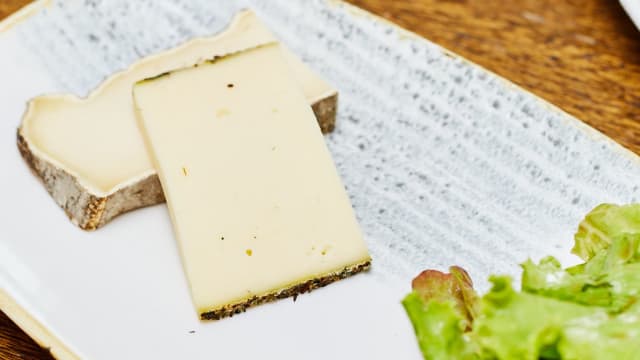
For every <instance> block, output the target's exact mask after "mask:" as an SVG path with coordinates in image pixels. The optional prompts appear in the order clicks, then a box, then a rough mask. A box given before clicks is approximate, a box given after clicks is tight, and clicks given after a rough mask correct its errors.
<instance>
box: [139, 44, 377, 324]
mask: <svg viewBox="0 0 640 360" xmlns="http://www.w3.org/2000/svg"><path fill="white" fill-rule="evenodd" d="M134 99H135V100H134V102H135V104H136V105H135V106H136V111H137V113H138V121H139V122H140V126H141V129H143V130H142V132H143V133H144V136H145V139H146V140H147V146H148V149H149V153H150V154H151V156H152V157H153V160H154V163H155V166H156V169H157V171H158V173H159V177H160V181H161V183H162V187H163V189H164V193H165V195H166V197H167V205H168V206H169V212H170V215H171V218H172V222H173V228H174V232H175V234H176V237H177V239H178V244H179V248H180V252H181V255H182V260H183V261H182V262H183V266H184V269H185V273H186V275H187V279H188V281H189V284H190V288H191V294H192V298H193V302H194V304H195V307H196V309H197V311H198V313H199V314H200V316H201V317H202V318H203V319H219V318H221V317H224V316H229V315H233V314H234V313H237V312H240V311H243V310H244V309H246V308H247V307H249V306H253V305H256V304H258V303H261V302H265V301H270V300H273V299H277V298H282V297H285V296H291V295H297V294H298V293H301V292H306V291H309V290H311V289H313V288H315V287H319V286H323V285H326V284H328V283H330V282H332V281H335V280H338V279H340V278H343V277H346V276H348V275H351V274H353V273H356V272H359V271H362V270H365V269H367V268H368V267H369V264H370V260H371V259H370V256H369V253H368V251H367V248H366V245H365V243H364V240H363V238H362V234H361V231H360V229H359V225H358V223H357V220H356V218H355V215H354V212H353V209H352V207H351V204H350V201H349V198H348V196H347V193H346V191H345V189H344V187H343V185H342V183H341V180H340V178H339V176H338V173H337V171H336V168H335V166H334V164H333V161H332V159H331V155H330V153H329V151H328V149H327V147H326V145H325V143H324V139H323V138H322V134H321V132H320V130H319V129H318V126H317V124H316V121H315V118H314V115H313V112H312V111H311V109H310V108H309V106H308V105H307V104H306V102H305V98H304V96H303V93H302V92H301V91H300V89H299V87H298V85H297V84H296V82H295V80H294V78H293V77H292V76H291V75H290V71H289V69H288V67H287V66H286V63H285V60H284V57H283V56H282V53H281V51H280V48H279V47H278V46H277V45H275V44H273V45H264V46H261V47H258V48H254V49H251V50H246V51H243V52H241V53H236V54H233V55H230V56H227V57H224V58H222V59H218V60H215V61H213V62H211V63H206V64H202V65H200V66H197V67H193V68H189V69H183V70H179V71H174V72H170V73H169V74H167V75H166V76H162V77H158V78H155V79H151V80H148V81H143V82H140V83H138V84H137V85H136V86H135V87H134Z"/></svg>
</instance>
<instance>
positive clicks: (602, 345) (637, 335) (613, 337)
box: [557, 303, 640, 360]
mask: <svg viewBox="0 0 640 360" xmlns="http://www.w3.org/2000/svg"><path fill="white" fill-rule="evenodd" d="M557 349H558V353H559V354H560V355H561V356H562V359H597V360H607V359H612V360H634V359H638V358H640V304H638V303H636V304H634V305H633V306H631V307H630V308H629V309H628V310H627V311H625V312H624V313H621V314H618V315H615V316H612V317H607V316H606V315H604V314H602V313H601V312H594V313H593V314H591V315H589V316H585V317H578V318H575V319H573V320H571V321H569V322H568V323H567V324H566V325H565V329H564V331H563V335H562V338H561V339H560V341H559V342H558V345H557Z"/></svg>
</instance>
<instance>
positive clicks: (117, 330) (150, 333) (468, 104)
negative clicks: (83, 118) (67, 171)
mask: <svg viewBox="0 0 640 360" xmlns="http://www.w3.org/2000/svg"><path fill="white" fill-rule="evenodd" d="M245 7H250V8H252V9H254V10H255V11H256V12H257V13H258V14H259V16H260V17H261V18H262V19H263V20H264V21H265V22H266V23H267V24H268V25H269V26H270V27H271V28H272V29H273V31H274V32H275V33H276V34H277V35H278V36H279V37H280V38H281V40H282V41H283V42H284V43H286V44H287V45H288V46H289V47H290V48H291V49H292V50H294V51H295V52H296V53H297V54H299V55H300V56H301V57H302V58H303V59H304V60H305V61H306V62H307V63H308V64H309V65H310V66H311V67H312V68H314V69H315V70H317V71H318V72H319V73H321V74H322V75H323V76H324V77H325V78H326V79H327V80H329V81H330V82H331V83H332V84H334V85H335V86H336V87H337V88H338V89H339V91H340V109H339V119H338V127H337V129H336V132H335V133H334V134H332V135H330V136H329V137H327V142H328V146H329V148H330V150H331V152H332V154H333V156H334V159H335V162H336V163H337V166H338V168H339V172H340V174H341V175H342V177H343V180H344V183H345V185H346V186H347V188H348V191H349V193H350V196H351V198H352V201H353V205H354V207H355V210H356V213H357V216H358V218H359V220H360V222H361V225H362V227H363V230H364V232H365V235H366V239H367V242H368V244H369V247H370V250H371V252H372V256H373V259H374V263H373V269H372V272H371V273H370V274H367V275H361V276H356V277H354V278H352V279H348V280H345V281H341V282H339V283H336V284H334V285H331V286H329V287H326V288H324V289H321V290H318V291H316V292H314V293H312V294H311V295H305V296H301V297H299V298H298V300H297V301H296V302H295V303H293V302H292V300H291V299H288V300H284V301H279V302H277V303H274V304H269V305H266V306H261V307H259V308H256V309H253V310H250V311H249V312H247V313H246V314H243V315H241V316H238V317H234V318H233V319H227V320H223V321H219V322H209V323H200V322H199V321H198V320H197V316H196V314H195V313H194V311H193V308H192V305H191V302H190V299H189V295H188V289H187V285H186V282H185V279H184V275H183V273H182V269H181V265H180V259H179V257H178V253H177V251H176V246H175V243H174V238H173V235H172V232H171V225H170V222H169V218H168V215H167V212H166V210H165V207H164V206H156V207H153V208H148V209H144V210H140V211H136V212H133V213H130V214H127V215H125V216H122V217H120V218H118V219H116V220H115V221H113V222H112V223H110V224H109V225H107V226H106V227H104V228H103V229H100V230H99V231H96V232H92V233H87V232H83V231H81V230H79V229H78V228H76V227H75V226H73V225H72V224H71V223H70V222H69V221H68V220H67V219H66V218H65V215H64V213H63V212H62V211H61V210H60V209H59V208H58V207H57V205H55V204H54V202H53V201H52V200H51V199H50V198H49V196H48V194H47V193H46V192H45V190H44V188H43V187H42V186H41V185H40V184H39V183H38V181H37V180H36V179H35V177H34V176H33V175H32V174H30V173H29V170H28V168H27V166H26V165H25V164H24V162H23V161H22V159H21V158H20V156H19V154H18V151H17V149H16V146H15V129H16V127H17V126H18V124H19V121H20V116H21V114H22V112H23V111H24V105H25V101H27V99H29V98H30V97H33V96H35V95H38V94H43V93H52V92H63V91H64V92H73V93H76V94H79V95H86V94H87V93H88V92H89V91H90V90H91V89H92V88H94V87H95V86H97V85H98V84H99V83H100V81H101V80H102V79H104V78H105V77H106V76H108V75H109V74H111V73H112V72H114V71H116V70H120V69H123V68H125V67H126V66H127V65H129V64H130V63H132V62H133V61H135V60H136V59H138V58H140V57H142V56H145V55H148V54H152V53H156V52H159V51H161V50H164V49H167V48H170V47H173V46H175V45H177V44H180V43H181V42H183V41H185V40H187V39H189V38H191V37H193V36H196V35H208V34H213V33H215V32H217V31H219V30H221V29H223V28H224V27H225V25H226V24H227V22H228V21H229V20H230V19H231V17H232V15H233V14H234V13H235V12H236V11H237V10H238V9H240V8H245ZM0 54H2V56H0V79H3V81H2V83H0V164H2V172H3V174H2V176H0V199H2V202H0V285H1V286H2V289H4V290H5V291H6V292H7V293H8V294H9V295H10V296H11V297H13V298H14V299H15V300H16V302H17V303H18V304H20V306H22V307H23V308H25V309H26V310H27V311H28V312H29V313H30V314H32V315H33V317H34V318H36V319H37V320H38V321H39V322H40V323H41V324H43V325H44V326H45V327H46V328H47V329H49V331H50V332H51V333H52V334H53V335H54V336H55V337H57V338H59V339H60V340H61V341H63V342H64V343H65V344H67V345H68V346H69V348H70V349H71V350H72V351H74V352H75V353H77V354H78V355H80V356H81V357H83V358H88V359H144V358H154V359H165V358H166V359H177V358H185V359H186V358H188V359H204V358H216V356H217V357H219V358H225V359H235V358H238V359H240V358H245V359H246V358H251V357H260V358H275V357H276V356H278V357H280V358H296V359H299V358H305V359H327V358H372V359H390V358H398V359H400V358H402V359H410V358H415V359H418V358H419V353H418V351H417V346H416V343H415V340H414V337H413V333H412V329H411V326H410V323H409V322H408V320H407V319H406V316H405V315H404V312H403V310H402V308H401V306H400V304H399V301H400V299H401V298H402V296H403V295H404V294H405V293H406V292H407V291H408V288H409V283H410V280H411V278H412V276H414V275H416V274H417V273H418V272H419V271H420V270H422V269H424V268H428V267H429V268H446V267H447V266H449V265H451V264H458V265H461V266H464V267H465V268H467V269H468V270H469V272H470V273H471V275H472V277H473V278H474V279H475V280H476V282H477V284H478V285H479V287H480V289H482V290H485V289H486V288H487V282H486V278H487V276H488V275H489V274H490V273H508V274H512V275H514V276H517V275H518V273H519V268H518V265H517V264H518V262H521V261H523V260H525V259H526V258H527V257H533V258H534V259H537V258H539V257H541V256H542V255H545V254H554V255H559V256H561V258H562V259H563V260H564V261H566V262H571V261H575V259H573V258H572V257H570V256H567V255H566V254H568V251H569V248H570V245H571V235H572V233H573V231H574V229H575V226H576V224H577V222H578V220H579V219H580V217H581V216H582V215H584V213H586V212H587V211H588V210H589V209H590V208H592V207H593V206H595V205H596V204H598V203H600V202H618V203H623V202H630V201H635V200H637V199H638V198H639V195H640V190H639V188H638V183H639V182H638V179H639V178H640V162H639V161H638V159H637V157H636V156H635V155H633V154H631V153H630V152H628V151H627V150H624V149H623V148H622V147H620V146H619V145H617V144H616V143H614V142H612V141H611V140H609V139H608V138H605V137H604V136H602V135H601V134H600V133H597V132H595V131H594V130H592V129H591V128H588V127H587V126H585V125H583V124H582V123H580V122H579V121H577V120H575V119H573V118H571V117H570V116H568V115H566V114H564V113H562V112H560V111H559V110H557V109H555V108H553V107H551V106H550V105H548V104H546V103H544V102H542V101H541V100H539V99H538V98H536V97H534V96H533V95H531V94H529V93H526V92H525V91H523V90H521V89H519V88H517V87H515V86H513V85H511V84H510V83H508V82H506V81H504V80H502V79H500V78H498V77H496V76H494V75H493V74H490V73H488V72H486V71H485V70H483V69H481V68H479V67H476V66H475V65H473V64H470V63H468V62H466V61H465V60H462V59H460V58H458V57H456V56H454V55H451V54H449V53H447V52H445V51H444V50H442V49H441V48H439V47H438V46H436V45H434V44H432V43H430V42H428V41H426V40H424V39H422V38H419V37H417V36H415V35H413V34H410V33H408V32H406V31H404V30H401V29H399V28H397V27H394V26H393V25H390V24H388V23H385V22H383V21H380V20H377V19H376V18H374V17H372V16H370V15H368V14H366V13H364V12H362V11H360V10H357V9H354V8H353V7H350V6H346V5H343V4H341V3H336V2H326V1H291V0H280V1H273V0H269V1H267V0H264V1H258V0H256V1H237V2H233V1H222V0H220V1H210V0H190V1H151V0H140V1H135V2H133V1H127V0H117V1H116V0H110V1H86V2H85V1H82V2H81V1H64V2H62V1H58V2H54V3H53V4H50V5H48V6H46V7H45V8H44V9H43V10H41V11H39V12H38V13H37V14H35V15H34V16H32V17H31V18H29V19H27V20H24V21H21V22H20V23H18V24H16V25H15V26H13V27H12V28H11V29H8V30H5V31H4V32H1V33H0ZM114 146H117V144H114Z"/></svg>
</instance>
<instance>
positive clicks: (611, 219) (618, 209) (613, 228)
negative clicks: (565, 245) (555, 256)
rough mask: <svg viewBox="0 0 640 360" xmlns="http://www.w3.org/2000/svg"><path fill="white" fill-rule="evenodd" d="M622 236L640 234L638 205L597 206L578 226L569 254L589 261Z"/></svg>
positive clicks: (639, 207) (639, 209)
mask: <svg viewBox="0 0 640 360" xmlns="http://www.w3.org/2000/svg"><path fill="white" fill-rule="evenodd" d="M624 234H631V235H633V234H636V235H637V234H640V204H631V205H623V206H618V205H613V204H602V205H599V206H597V207H596V208H595V209H593V210H592V211H591V212H590V213H589V214H587V216H586V217H585V218H584V219H583V220H582V222H581V223H580V225H579V226H578V231H577V233H576V234H575V245H574V247H573V249H572V250H571V252H572V253H574V254H576V255H578V256H579V257H581V258H582V259H583V260H589V259H591V258H592V257H593V256H595V255H596V254H597V253H598V252H599V251H600V250H602V249H605V248H607V247H608V246H609V245H610V244H611V243H612V242H613V239H614V238H616V237H618V236H621V235H624Z"/></svg>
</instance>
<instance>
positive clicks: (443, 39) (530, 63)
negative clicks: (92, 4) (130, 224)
mask: <svg viewBox="0 0 640 360" xmlns="http://www.w3.org/2000/svg"><path fill="white" fill-rule="evenodd" d="M349 1H351V2H352V3H354V4H356V5H359V6H360V7H363V8H365V9H367V10H369V11H371V12H373V13H376V14H378V15H381V16H383V17H385V18H387V19H389V20H391V21H393V22H395V23H397V24H399V25H401V26H403V27H405V28H407V29H409V30H412V31H414V32H416V33H418V34H421V35H423V36H424V37H426V38H427V39H430V40H432V41H434V42H436V43H438V44H441V45H443V46H444V47H446V48H448V49H450V50H452V51H454V52H456V53H458V54H460V55H463V56H465V57H466V58H468V59H470V60H471V61H474V62H476V63H478V64H480V65H482V66H484V67H486V68H487V69H489V70H491V71H493V72H495V73H497V74H499V75H501V76H503V77H505V78H507V79H510V80H511V81H513V82H515V83H516V84H518V85H520V86H522V87H524V88H525V89H527V90H529V91H531V92H533V93H535V94H537V95H539V96H541V97H542V98H544V99H546V100H547V101H549V102H551V103H553V104H555V105H557V106H559V107H560V108H562V109H564V110H565V111H567V112H569V113H570V114H573V115H574V116H576V117H577V118H579V119H581V120H583V121H585V122H587V123H588V124H590V125H592V126H593V127H595V128H596V129H599V130H600V131H602V132H604V133H605V134H607V135H609V136H610V137H612V138H613V139H615V140H616V141H618V142H619V143H621V144H622V145H624V146H626V147H627V148H629V149H631V150H633V151H635V152H636V153H637V154H640V32H638V31H637V30H636V28H635V27H634V26H633V24H632V23H631V21H630V20H629V19H628V18H627V16H626V14H625V13H624V11H623V10H622V8H621V7H620V5H618V2H617V1H615V0H564V1H556V0H513V1H503V0H448V1H444V0H394V1H389V0H349ZM27 2H28V1H27V0H0V19H1V18H4V17H5V16H7V15H9V14H11V13H12V12H13V11H15V10H17V9H18V8H19V7H20V6H22V5H24V4H26V3H27ZM0 315H1V316H0V358H1V359H7V360H11V359H25V358H26V359H50V358H51V357H50V356H49V355H48V353H47V352H46V351H44V350H42V349H40V348H39V347H38V345H36V344H35V343H34V342H33V341H32V340H31V339H30V338H29V337H28V336H27V335H25V334H24V333H23V332H22V331H20V329H18V328H17V327H16V326H15V325H14V324H13V323H12V322H11V321H10V320H9V319H7V317H6V316H4V314H0Z"/></svg>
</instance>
